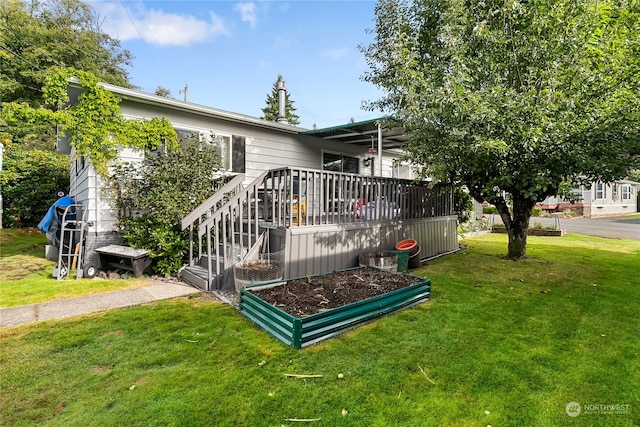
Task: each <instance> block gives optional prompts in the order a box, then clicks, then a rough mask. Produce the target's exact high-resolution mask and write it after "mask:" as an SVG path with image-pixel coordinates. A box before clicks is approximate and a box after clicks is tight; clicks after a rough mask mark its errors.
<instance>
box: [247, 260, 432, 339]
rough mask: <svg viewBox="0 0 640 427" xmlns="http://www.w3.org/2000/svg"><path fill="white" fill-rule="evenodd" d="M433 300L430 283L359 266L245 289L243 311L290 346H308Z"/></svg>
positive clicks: (416, 278)
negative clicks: (431, 298)
mask: <svg viewBox="0 0 640 427" xmlns="http://www.w3.org/2000/svg"><path fill="white" fill-rule="evenodd" d="M430 296H431V281H430V280H429V279H425V278H421V277H417V276H411V275H408V274H399V273H391V272H388V271H384V270H382V269H379V268H375V267H356V268H350V269H346V270H340V271H336V272H333V273H325V274H320V275H313V276H308V277H298V278H294V279H288V280H287V281H273V282H268V283H263V284H259V285H254V286H247V287H244V288H242V289H241V291H240V312H241V313H242V314H243V315H245V316H246V317H248V318H249V319H251V320H252V321H253V322H255V323H256V324H257V325H258V326H260V327H261V328H263V329H265V330H266V331H267V332H269V333H270V334H272V335H273V336H274V337H276V338H278V339H279V340H281V341H282V342H284V343H285V344H289V345H291V346H293V347H294V348H302V347H306V346H308V345H310V344H313V343H316V342H319V341H322V340H325V339H327V338H330V337H333V336H335V335H337V334H339V333H342V332H345V331H347V330H350V329H353V328H355V327H357V326H359V325H361V324H364V323H367V322H370V321H372V320H374V319H377V318H379V317H381V316H384V315H386V314H389V313H393V312H395V311H397V310H400V309H403V308H407V307H411V306H414V305H416V304H420V303H421V302H424V301H427V300H429V299H430Z"/></svg>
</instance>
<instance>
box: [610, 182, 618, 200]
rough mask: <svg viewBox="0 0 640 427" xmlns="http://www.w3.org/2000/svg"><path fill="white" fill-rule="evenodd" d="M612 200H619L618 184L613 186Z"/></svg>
mask: <svg viewBox="0 0 640 427" xmlns="http://www.w3.org/2000/svg"><path fill="white" fill-rule="evenodd" d="M611 198H612V199H613V200H618V184H613V185H612V186H611Z"/></svg>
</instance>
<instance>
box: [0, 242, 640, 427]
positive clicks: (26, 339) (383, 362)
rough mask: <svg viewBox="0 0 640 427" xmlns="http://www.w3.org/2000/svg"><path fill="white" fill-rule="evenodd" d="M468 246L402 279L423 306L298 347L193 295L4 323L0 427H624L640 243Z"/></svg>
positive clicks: (638, 325)
mask: <svg viewBox="0 0 640 427" xmlns="http://www.w3.org/2000/svg"><path fill="white" fill-rule="evenodd" d="M465 244H466V245H468V247H469V248H468V249H467V250H464V251H461V252H458V253H457V254H454V255H449V256H445V257H441V258H438V259H436V260H433V261H430V262H429V263H427V264H426V265H425V266H423V267H422V268H420V269H419V270H415V271H414V272H413V273H417V274H419V275H423V276H425V277H429V278H430V279H431V280H432V283H433V289H432V290H433V293H432V298H433V299H432V301H430V302H427V303H424V304H421V305H419V306H417V307H414V308H412V309H409V310H405V311H402V312H399V313H396V314H394V315H392V316H389V317H385V318H383V319H380V320H378V321H376V322H374V323H372V324H369V325H366V326H364V327H361V328H359V329H357V330H355V331H352V332H349V333H347V334H344V335H341V336H339V337H336V338H333V339H330V340H327V341H324V342H323V343H321V344H319V345H315V346H312V347H310V348H306V349H303V350H293V349H291V348H289V347H287V346H285V345H284V344H281V343H280V342H279V341H276V340H275V339H273V338H271V337H270V336H269V335H268V334H267V333H265V332H263V331H262V330H260V329H258V328H257V327H255V326H254V325H253V324H252V323H251V322H250V321H248V320H247V319H245V318H244V317H243V316H242V315H240V314H239V313H238V312H237V311H236V310H234V309H233V308H231V307H228V306H225V305H221V304H219V303H215V302H212V301H210V300H207V299H205V298H202V297H196V298H188V299H175V300H171V301H164V302H160V303H155V304H150V305H146V306H140V307H135V308H130V309H121V310H112V311H108V312H106V313H102V314H95V315H90V316H82V317H76V318H71V319H67V320H59V321H47V322H42V323H38V324H33V325H26V326H20V327H13V328H7V329H4V330H2V331H0V340H1V341H0V345H1V347H0V348H1V349H2V350H1V352H0V356H1V358H0V366H1V367H2V368H1V369H2V375H1V378H0V390H1V391H0V411H1V412H0V415H1V416H2V423H3V425H17V426H27V425H51V426H53V425H55V426H85V425H100V426H121V425H128V426H129V425H131V426H133V425H135V426H138V425H145V426H147V425H162V426H200V425H216V426H240V425H246V426H281V425H301V424H303V425H313V426H315V425H318V426H320V425H323V426H337V425H348V426H393V425H396V426H482V427H484V426H487V425H492V426H562V425H567V426H634V425H639V424H640V397H639V396H640V394H639V393H638V390H640V358H639V357H638V354H640V340H639V339H638V337H640V322H638V313H640V275H638V274H637V272H638V263H639V260H640V241H630V240H606V239H598V238H587V237H582V236H576V235H570V236H567V237H563V238H544V237H538V238H535V237H531V238H530V239H529V247H528V253H529V255H530V257H531V258H530V259H528V260H525V261H519V262H513V261H508V260H505V259H504V258H503V257H502V255H503V254H504V253H505V251H506V236H505V235H497V234H489V235H482V236H478V237H474V238H469V239H467V240H466V241H465ZM284 373H293V374H319V375H322V377H321V378H313V379H306V380H303V379H300V380H296V379H292V378H286V377H285V376H284V375H283V374H284ZM338 373H343V374H344V378H342V379H339V378H337V375H338ZM572 401H575V402H578V403H580V404H582V405H583V408H584V407H585V405H600V404H602V405H607V404H609V405H611V404H619V405H629V407H628V412H627V413H624V414H605V413H601V412H598V411H596V412H597V413H587V414H585V413H584V412H583V413H582V414H581V415H579V416H577V417H575V418H571V417H569V416H568V415H567V414H566V411H565V408H566V405H567V404H568V403H569V402H572ZM343 409H346V410H347V411H348V414H347V415H342V410H343ZM583 411H584V409H583ZM289 418H321V420H320V421H318V422H312V423H296V422H289V421H285V419H289Z"/></svg>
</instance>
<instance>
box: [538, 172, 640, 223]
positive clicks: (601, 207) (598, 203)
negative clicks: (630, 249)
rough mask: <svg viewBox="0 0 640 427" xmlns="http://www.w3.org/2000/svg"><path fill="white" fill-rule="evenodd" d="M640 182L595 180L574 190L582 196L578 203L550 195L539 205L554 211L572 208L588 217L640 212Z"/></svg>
mask: <svg viewBox="0 0 640 427" xmlns="http://www.w3.org/2000/svg"><path fill="white" fill-rule="evenodd" d="M639 188H640V183H638V182H634V181H629V180H621V181H616V182H613V183H609V184H606V183H603V182H595V183H592V184H591V185H589V186H587V185H581V186H580V187H579V188H576V189H574V190H573V191H574V192H575V193H576V194H578V195H580V196H581V200H580V201H578V202H576V203H571V202H569V201H566V200H563V199H562V198H560V197H548V198H547V199H545V200H544V201H543V202H542V203H540V204H538V207H540V208H542V209H544V210H546V211H552V212H562V211H565V210H567V209H571V210H572V211H574V212H576V213H577V214H578V215H582V216H584V217H587V218H594V217H598V216H610V215H627V214H631V213H636V212H640V206H639V205H638V203H639V202H638V189H639Z"/></svg>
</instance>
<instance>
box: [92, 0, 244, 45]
mask: <svg viewBox="0 0 640 427" xmlns="http://www.w3.org/2000/svg"><path fill="white" fill-rule="evenodd" d="M95 7H96V9H97V10H98V12H99V13H100V15H101V16H102V17H103V18H104V24H103V26H102V30H103V31H105V32H106V33H107V34H109V35H111V36H112V37H115V38H117V39H119V40H120V41H126V40H132V39H139V38H143V39H144V41H145V42H146V43H149V44H155V45H173V46H191V45H194V44H198V43H204V42H206V41H208V40H210V39H211V38H213V37H216V36H230V35H231V32H230V30H229V29H228V27H227V25H226V24H225V22H224V20H223V19H222V18H220V17H219V16H218V15H216V14H215V13H213V12H209V15H210V20H209V21H207V20H202V19H198V18H196V17H195V16H192V15H182V14H175V13H165V12H163V11H162V10H156V9H145V8H144V7H143V5H142V4H141V3H138V5H137V6H134V7H129V8H127V9H125V7H127V6H125V3H123V2H120V3H112V2H97V3H95Z"/></svg>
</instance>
